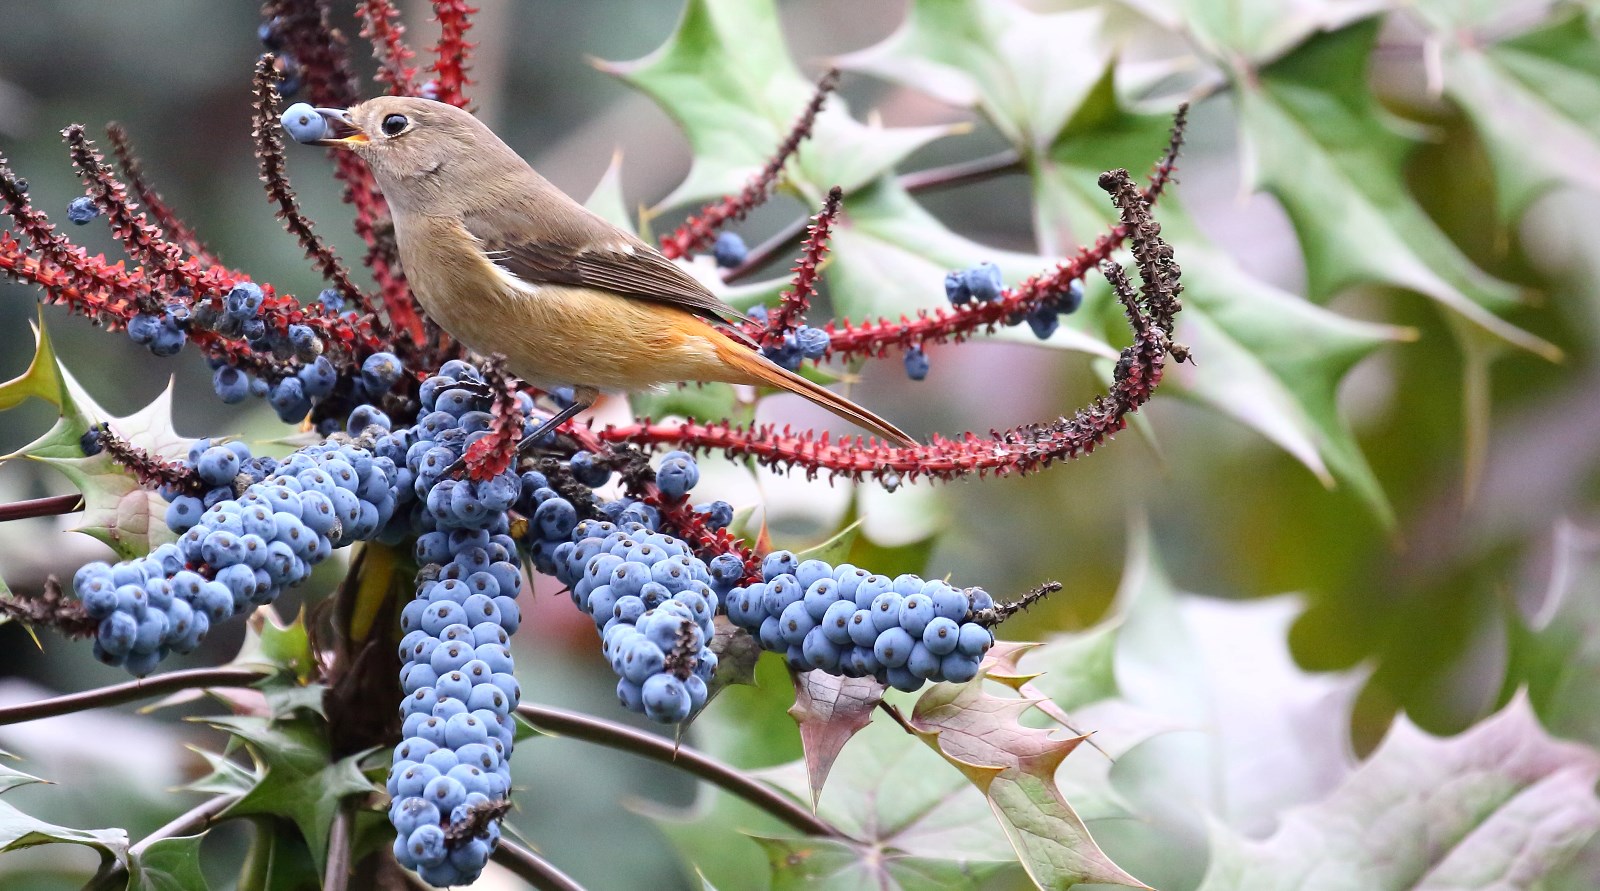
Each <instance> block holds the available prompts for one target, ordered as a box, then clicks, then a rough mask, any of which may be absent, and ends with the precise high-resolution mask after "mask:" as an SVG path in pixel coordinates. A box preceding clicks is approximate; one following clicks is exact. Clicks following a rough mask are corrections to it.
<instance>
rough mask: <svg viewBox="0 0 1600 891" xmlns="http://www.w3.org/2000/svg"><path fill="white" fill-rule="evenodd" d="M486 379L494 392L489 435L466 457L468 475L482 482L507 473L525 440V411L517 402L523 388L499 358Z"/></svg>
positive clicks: (486, 372)
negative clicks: (518, 446) (523, 427)
mask: <svg viewBox="0 0 1600 891" xmlns="http://www.w3.org/2000/svg"><path fill="white" fill-rule="evenodd" d="M483 371H484V379H485V381H486V382H487V383H488V385H489V387H490V388H491V389H492V390H493V392H494V402H493V403H491V404H490V406H489V414H490V421H489V431H488V435H487V436H483V437H480V438H479V439H477V440H476V441H474V442H473V443H472V444H471V445H469V446H467V450H466V452H465V453H464V454H463V455H462V459H463V461H465V462H466V465H467V475H468V476H469V477H470V478H471V479H474V480H477V481H479V482H482V481H484V480H488V479H492V478H493V477H495V476H497V475H499V474H501V473H504V472H505V471H506V470H507V469H508V468H509V467H511V463H512V461H514V460H516V457H517V443H519V442H520V441H521V440H522V420H523V419H522V408H521V406H520V405H519V404H518V402H517V388H518V386H519V384H520V382H519V381H518V380H516V379H515V378H512V377H509V376H508V375H507V374H506V373H505V365H504V361H503V360H502V359H501V358H500V357H498V356H496V357H495V358H493V359H491V360H490V361H489V363H488V364H487V365H486V366H485V367H484V369H483Z"/></svg>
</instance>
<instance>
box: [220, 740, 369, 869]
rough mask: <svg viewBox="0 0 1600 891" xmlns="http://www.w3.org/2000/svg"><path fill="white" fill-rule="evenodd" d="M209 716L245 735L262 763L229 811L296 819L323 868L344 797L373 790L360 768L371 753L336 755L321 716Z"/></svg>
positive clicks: (237, 813)
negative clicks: (331, 828) (330, 829)
mask: <svg viewBox="0 0 1600 891" xmlns="http://www.w3.org/2000/svg"><path fill="white" fill-rule="evenodd" d="M205 720H206V722H207V723H209V724H211V725H212V726H214V727H217V728H219V729H221V730H225V731H227V732H228V733H231V734H233V735H234V736H236V737H238V738H239V739H241V740H242V741H243V742H244V744H245V746H246V747H247V748H248V749H249V751H250V756H251V758H252V759H254V760H255V762H256V764H257V766H258V772H259V777H258V779H257V780H256V782H255V785H254V786H253V787H252V788H251V789H250V791H249V792H246V793H245V795H244V797H243V798H240V799H239V800H238V801H237V802H235V803H234V804H233V805H232V806H231V807H229V808H228V810H227V811H226V812H225V813H224V816H230V817H239V816H249V815H252V814H259V815H263V816H280V817H284V818H286V819H288V820H291V821H293V822H294V824H295V825H296V826H297V827H298V828H299V830H300V834H301V835H302V837H303V838H304V839H305V841H306V845H307V846H308V847H309V848H310V849H311V856H312V859H313V860H315V861H316V864H317V869H318V870H319V871H320V870H321V869H322V867H323V865H324V863H325V860H326V858H327V854H328V827H329V826H330V825H331V824H332V822H333V817H334V814H335V813H336V812H337V811H338V808H339V803H340V802H341V801H343V800H344V799H345V798H347V797H349V796H351V795H363V794H366V793H368V792H371V791H372V784H371V783H370V782H368V781H367V778H366V777H365V776H363V775H362V773H361V768H360V761H361V758H362V757H363V756H364V755H365V754H366V753H365V752H361V753H357V754H355V755H349V756H346V757H344V758H340V759H339V760H337V761H335V760H333V757H332V753H331V752H330V750H329V747H328V740H327V737H326V735H325V733H324V732H323V729H322V722H321V719H319V718H314V717H301V718H297V719H293V720H278V721H268V720H265V719H262V718H253V717H218V718H207V719H205Z"/></svg>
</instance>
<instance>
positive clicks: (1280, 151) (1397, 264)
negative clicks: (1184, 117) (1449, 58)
mask: <svg viewBox="0 0 1600 891" xmlns="http://www.w3.org/2000/svg"><path fill="white" fill-rule="evenodd" d="M1378 25H1379V22H1378V20H1377V19H1372V20H1369V21H1366V22H1363V23H1361V24H1358V25H1353V26H1351V27H1348V28H1345V29H1343V30H1341V31H1338V32H1335V33H1332V34H1325V35H1320V36H1318V37H1315V38H1313V39H1312V40H1310V41H1308V42H1307V43H1306V44H1305V45H1304V46H1302V47H1301V48H1300V49H1299V50H1297V51H1296V52H1295V53H1294V54H1293V55H1290V56H1287V57H1285V58H1284V59H1282V60H1280V61H1278V62H1276V63H1274V64H1273V65H1271V66H1269V67H1267V68H1265V69H1263V70H1262V71H1261V72H1260V75H1259V77H1257V78H1254V79H1251V80H1241V81H1240V82H1238V84H1237V89H1236V91H1235V94H1236V96H1237V97H1238V103H1239V118H1240V127H1241V129H1242V133H1243V137H1244V141H1245V144H1246V147H1247V150H1248V151H1249V152H1250V159H1251V162H1252V164H1251V167H1252V170H1251V173H1252V175H1253V178H1254V181H1255V184H1256V185H1257V186H1258V187H1259V188H1263V189H1266V190H1267V191H1269V192H1271V193H1272V194H1273V195H1275V196H1276V197H1277V198H1278V200H1279V201H1280V202H1282V204H1283V208H1284V210H1285V211H1286V212H1287V213H1288V215H1289V218H1290V220H1292V221H1293V223H1294V227H1295V231H1296V232H1297V233H1298V234H1299V237H1300V244H1301V249H1302V250H1303V251H1304V253H1305V260H1306V277H1307V282H1308V287H1309V289H1310V293H1311V296H1312V297H1313V298H1314V299H1319V300H1320V299H1325V298H1327V297H1329V296H1331V295H1333V294H1335V293H1337V292H1339V291H1341V290H1344V289H1346V288H1350V287H1354V286H1357V285H1371V284H1382V285H1391V286H1393V287H1397V288H1404V289H1407V290H1411V291H1415V292H1417V293H1419V294H1422V295H1424V296H1426V297H1429V298H1430V299H1432V300H1434V301H1436V302H1437V303H1439V304H1440V305H1441V306H1443V307H1444V308H1446V309H1448V310H1449V311H1450V312H1452V313H1454V314H1456V315H1459V316H1460V317H1462V318H1464V319H1466V320H1468V321H1470V322H1471V323H1473V324H1474V325H1476V326H1478V327H1480V328H1482V329H1484V330H1485V331H1487V332H1489V333H1491V334H1493V335H1494V336H1496V337H1498V338H1500V339H1503V340H1505V341H1506V342H1507V343H1510V344H1514V345H1516V346H1519V347H1521V348H1523V349H1526V350H1529V351H1531V352H1534V353H1537V354H1539V355H1541V356H1543V357H1545V358H1547V359H1552V360H1554V359H1557V358H1559V357H1560V350H1558V349H1557V348H1556V347H1555V346H1553V345H1551V344H1550V343H1547V342H1546V341H1544V340H1542V339H1540V338H1538V337H1535V336H1533V335H1531V334H1529V333H1528V332H1526V331H1523V330H1521V329H1520V328H1517V327H1516V326H1514V325H1512V324H1510V323H1508V322H1506V321H1504V320H1503V319H1501V318H1499V317H1498V316H1497V315H1495V313H1496V312H1500V311H1505V310H1509V309H1512V308H1514V307H1516V306H1517V292H1516V289H1515V288H1513V287H1512V286H1511V285H1509V284H1507V283H1505V282H1503V281H1500V280H1499V279H1496V278H1493V277H1492V276H1490V275H1488V274H1487V273H1485V272H1483V271H1482V270H1481V269H1479V268H1477V267H1476V266H1474V265H1473V264H1472V262H1471V261H1470V260H1469V259H1467V257H1466V256H1465V255H1463V254H1462V253H1461V251H1460V249H1459V248H1457V247H1456V246H1455V245H1454V244H1453V243H1452V242H1451V241H1450V239H1449V237H1448V236H1446V235H1445V234H1444V232H1443V231H1441V230H1440V229H1439V227H1438V226H1436V225H1435V224H1434V223H1433V221H1432V220H1431V219H1429V218H1428V215H1427V213H1426V212H1425V211H1423V209H1422V207H1421V206H1420V205H1418V204H1417V202H1416V200H1415V199H1413V198H1412V197H1411V196H1410V194H1409V193H1408V192H1407V191H1406V186H1405V183H1404V181H1403V179H1402V177H1401V171H1402V169H1403V162H1404V160H1405V157H1406V156H1407V155H1408V154H1409V153H1410V151H1411V147H1412V144H1411V142H1410V140H1408V139H1405V138H1404V137H1402V136H1400V135H1398V134H1397V133H1395V132H1394V131H1393V130H1391V129H1390V128H1389V127H1388V125H1387V124H1386V123H1385V117H1384V113H1383V111H1382V109H1381V108H1380V107H1379V106H1378V103H1377V100H1376V99H1375V98H1373V96H1372V94H1371V92H1370V91H1369V90H1368V89H1367V86H1366V84H1367V62H1368V58H1369V56H1370V55H1371V52H1372V45H1373V41H1374V39H1375V37H1376V35H1377V32H1378Z"/></svg>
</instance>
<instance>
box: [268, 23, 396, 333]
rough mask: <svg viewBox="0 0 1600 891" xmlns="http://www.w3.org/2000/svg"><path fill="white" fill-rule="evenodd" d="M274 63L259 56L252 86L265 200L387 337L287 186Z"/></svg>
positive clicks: (325, 276)
mask: <svg viewBox="0 0 1600 891" xmlns="http://www.w3.org/2000/svg"><path fill="white" fill-rule="evenodd" d="M272 63H273V56H272V54H271V53H266V54H264V55H263V56H262V57H261V58H259V59H257V60H256V73H255V82H254V84H253V85H252V90H251V93H252V102H251V109H252V111H253V114H252V115H251V123H250V126H251V134H252V135H253V136H254V137H255V141H256V160H257V161H258V162H259V163H258V169H259V170H260V174H259V176H260V179H261V181H262V182H263V183H265V184H266V187H267V198H268V200H270V201H272V202H273V203H274V204H276V205H278V211H277V214H276V215H277V217H278V219H280V220H282V221H283V228H284V229H286V230H288V232H289V234H290V235H293V236H294V237H295V240H297V241H299V242H300V246H301V247H302V248H304V249H305V252H306V259H308V260H310V261H311V262H312V264H313V265H314V266H316V267H317V271H318V272H320V273H321V274H322V277H323V279H325V280H327V281H329V282H331V283H332V284H333V287H334V289H335V290H337V291H338V292H339V296H340V297H343V298H344V299H345V300H347V301H349V302H350V303H352V304H354V305H355V306H357V307H360V308H361V309H362V310H363V311H365V312H368V313H371V314H373V315H374V320H375V324H374V326H373V327H374V332H375V333H376V334H378V335H379V336H384V335H386V334H387V333H388V332H387V331H386V330H385V327H384V326H383V323H382V321H381V320H379V319H377V313H378V310H379V308H380V307H377V306H374V305H373V302H372V300H371V299H369V298H368V297H367V295H365V294H363V293H361V289H360V288H358V287H356V284H355V282H353V281H351V280H350V271H349V270H348V269H346V268H345V266H344V263H343V262H342V261H340V259H339V255H338V254H336V253H334V252H333V248H330V247H328V245H327V243H326V242H324V241H323V240H322V239H321V238H320V237H319V236H318V235H317V232H316V229H315V228H314V227H313V226H312V225H311V221H310V220H309V219H307V218H306V216H305V214H303V213H301V212H300V202H299V200H298V199H296V198H295V194H294V189H293V188H291V187H290V185H289V175H288V174H287V173H286V172H285V171H284V159H283V133H282V130H281V129H280V127H279V124H278V116H279V115H280V114H281V113H282V111H283V99H282V98H281V97H280V96H279V95H278V83H279V81H280V80H282V76H281V75H280V74H278V71H277V69H275V68H274V67H273V64H272Z"/></svg>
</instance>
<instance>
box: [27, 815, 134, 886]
mask: <svg viewBox="0 0 1600 891" xmlns="http://www.w3.org/2000/svg"><path fill="white" fill-rule="evenodd" d="M55 843H61V844H70V845H84V846H85V847H89V848H93V849H94V850H96V851H98V852H99V853H100V863H101V872H102V873H103V872H106V871H107V869H108V868H109V867H112V866H124V865H126V864H127V862H128V833H127V831H126V830H123V829H72V828H70V827H67V826H57V825H55V824H53V823H46V822H45V821H43V820H40V819H38V818H36V817H30V816H28V815H27V814H25V813H23V812H22V811H19V810H17V809H16V808H14V807H12V806H11V805H9V804H6V803H5V802H4V801H0V853H5V852H6V851H15V850H18V849H20V848H31V847H34V846H36V845H48V844H55Z"/></svg>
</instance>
